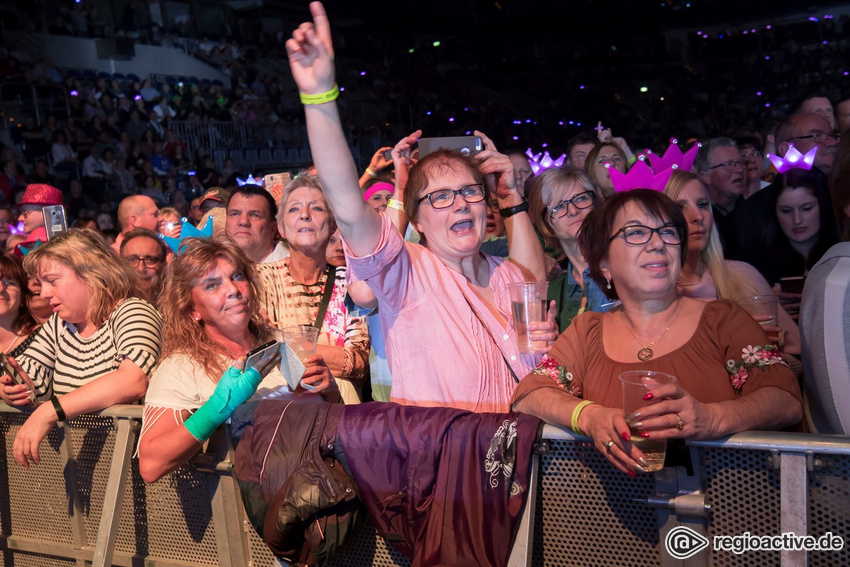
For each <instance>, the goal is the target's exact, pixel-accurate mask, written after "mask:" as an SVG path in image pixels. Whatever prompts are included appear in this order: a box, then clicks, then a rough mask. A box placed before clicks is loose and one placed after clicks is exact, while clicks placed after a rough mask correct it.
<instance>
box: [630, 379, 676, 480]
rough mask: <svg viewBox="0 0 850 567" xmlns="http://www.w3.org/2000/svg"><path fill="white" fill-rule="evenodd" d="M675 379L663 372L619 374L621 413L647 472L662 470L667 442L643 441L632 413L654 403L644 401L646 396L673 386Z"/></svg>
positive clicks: (663, 440)
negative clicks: (621, 390) (640, 453)
mask: <svg viewBox="0 0 850 567" xmlns="http://www.w3.org/2000/svg"><path fill="white" fill-rule="evenodd" d="M676 382H677V380H676V377H675V376H673V375H672V374H665V373H663V372H653V371H651V370H631V371H629V372H623V373H622V374H620V384H621V385H622V387H623V412H624V413H625V415H626V423H627V424H628V425H629V433H630V434H631V442H632V443H634V445H635V447H637V448H638V449H640V450H641V452H642V453H643V454H644V456H646V461H647V465H646V466H645V467H644V468H645V469H646V471H647V472H655V471H660V470H661V469H662V468H664V458H665V457H666V456H667V441H666V440H665V439H662V440H658V439H645V438H643V437H641V436H640V433H641V432H640V431H639V430H637V429H635V428H634V427H633V424H634V423H635V421H636V420H635V418H634V413H635V412H636V411H638V410H640V409H642V408H644V407H646V406H647V405H650V404H652V403H654V402H653V401H651V400H650V401H647V400H646V399H645V396H646V394H648V393H649V392H651V391H652V390H654V389H655V388H657V387H658V386H662V385H664V384H675V383H676Z"/></svg>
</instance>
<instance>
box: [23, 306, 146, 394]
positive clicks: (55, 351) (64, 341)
mask: <svg viewBox="0 0 850 567" xmlns="http://www.w3.org/2000/svg"><path fill="white" fill-rule="evenodd" d="M161 344H162V317H160V315H159V312H157V310H156V309H155V308H154V307H153V305H151V304H150V303H148V302H147V301H144V300H142V299H137V298H130V299H126V300H125V301H123V302H121V304H120V305H119V306H118V307H116V308H115V309H114V310H113V311H112V313H111V314H110V315H109V318H108V319H107V320H106V321H105V322H104V323H103V325H101V326H100V328H98V329H97V331H95V333H94V334H93V335H92V336H90V337H86V338H83V337H81V336H80V335H79V334H78V333H77V329H76V327H75V326H74V325H72V324H71V323H66V322H65V321H63V320H62V319H60V318H59V315H57V314H56V313H54V314H53V315H51V316H50V318H49V319H48V320H47V322H45V323H44V325H42V326H41V327H40V328H39V329H38V330H37V331H36V332H35V333H34V339H33V341H32V342H31V343H30V344H29V346H28V347H27V349H26V350H25V351H24V354H22V355H20V356H19V357H17V359H16V360H17V361H18V362H19V363H20V365H21V367H23V369H24V371H25V372H26V373H27V374H28V375H29V376H30V378H31V379H32V381H33V384H34V385H35V391H36V395H37V396H39V397H45V396H47V395H49V393H50V392H51V388H52V391H53V393H55V394H67V393H68V392H71V391H73V390H75V389H77V388H79V387H80V386H83V385H84V384H87V383H89V382H91V381H92V380H94V379H96V378H100V377H101V376H103V375H105V374H108V373H110V372H113V371H115V370H117V369H118V366H119V365H120V364H121V362H123V361H124V360H125V359H129V360H131V361H132V362H133V363H135V364H136V366H138V367H139V368H141V369H142V371H144V373H145V374H147V375H150V373H151V371H152V370H153V367H154V366H155V365H156V363H157V360H158V359H159V353H160V345H161Z"/></svg>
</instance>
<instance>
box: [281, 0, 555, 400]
mask: <svg viewBox="0 0 850 567" xmlns="http://www.w3.org/2000/svg"><path fill="white" fill-rule="evenodd" d="M310 11H311V13H312V15H313V23H309V22H308V23H304V24H301V26H300V27H299V28H298V29H297V30H295V31H294V32H293V34H292V38H291V39H289V40H288V41H287V42H286V49H287V53H288V54H289V62H290V66H291V68H292V74H293V77H294V78H295V81H296V83H297V85H298V89H299V91H300V93H301V101H302V102H303V103H304V111H305V115H306V120H307V131H308V134H309V138H310V147H311V150H312V154H313V158H314V160H315V163H316V168H317V170H318V172H319V178H320V179H321V181H322V186H323V187H324V190H325V194H326V196H327V199H328V201H329V203H330V205H331V208H332V209H333V210H334V211H335V213H336V219H337V222H338V224H339V228H340V232H341V233H342V236H343V238H344V240H345V243H346V256H347V257H348V260H349V269H350V270H351V271H352V273H353V274H354V276H355V277H357V278H358V279H361V280H366V281H367V282H368V284H369V286H370V287H371V288H372V289H373V290H374V292H375V295H376V296H377V299H378V306H379V308H380V311H379V313H380V317H381V326H382V328H383V329H384V331H385V337H384V338H385V341H386V346H387V355H388V359H389V362H390V368H391V370H392V375H393V387H392V400H393V401H397V402H400V403H407V404H417V405H431V406H436V405H447V406H452V407H457V408H463V409H470V410H474V411H506V410H507V409H508V403H509V400H510V397H511V393H512V392H513V389H514V387H515V386H516V382H517V380H518V378H517V377H519V376H524V375H525V374H526V373H527V372H528V371H529V370H530V369H531V368H532V367H533V366H534V364H535V363H536V361H537V360H539V355H521V354H520V353H519V351H518V349H517V345H516V341H515V340H514V339H513V336H512V335H513V324H512V321H511V316H510V299H509V297H508V293H507V284H508V283H512V282H520V281H525V280H544V279H545V277H546V274H545V259H544V256H543V250H542V249H541V248H540V244H539V242H538V240H537V238H536V236H535V234H534V229H533V227H532V224H531V220H530V218H529V216H528V213H527V206H528V205H527V204H526V203H525V202H523V201H522V197H521V196H520V195H519V193H518V192H517V189H516V180H515V177H514V172H513V166H512V165H511V162H510V160H509V159H508V158H507V156H505V155H503V154H500V153H498V152H497V151H496V150H495V148H494V146H493V143H492V142H491V141H490V140H489V139H488V138H487V137H486V136H484V135H482V134H481V133H480V132H476V135H479V136H481V137H482V138H483V139H484V142H485V148H486V149H485V150H484V151H483V152H481V153H480V154H478V156H476V158H475V160H474V161H473V160H470V159H467V158H464V157H463V156H461V155H460V154H459V153H455V152H448V151H438V152H435V153H433V154H430V155H428V156H426V157H424V158H423V159H421V160H420V161H419V162H418V163H417V164H416V165H415V166H414V167H413V168H411V170H410V177H409V180H408V183H407V186H406V187H405V188H404V204H403V206H404V210H405V213H406V215H407V216H408V218H409V219H410V221H411V222H412V223H413V226H414V228H416V230H417V231H418V232H419V233H420V234H423V235H424V236H425V240H426V242H427V244H426V246H424V247H423V246H419V245H415V244H409V243H405V242H404V240H403V239H402V237H401V235H400V234H399V231H398V230H397V229H396V227H395V226H393V224H392V223H391V222H390V221H389V220H388V219H387V217H386V215H383V214H381V213H379V212H377V211H375V210H374V209H373V208H372V207H370V206H369V204H368V203H366V202H365V201H363V197H362V193H361V191H360V188H359V185H358V175H357V170H356V168H355V165H354V160H353V159H352V157H351V154H350V152H349V150H348V145H347V143H346V140H345V136H344V134H343V129H342V126H341V123H340V118H339V112H338V109H337V104H336V102H335V100H336V98H337V97H338V96H339V87H338V86H337V85H336V83H335V79H334V77H335V71H334V62H333V45H332V43H331V30H330V25H329V23H328V18H327V15H326V14H325V10H324V7H323V6H322V4H321V3H320V2H313V3H312V4H310ZM487 174H494V175H495V176H496V177H497V184H496V186H497V189H496V195H497V197H498V198H499V206H500V208H501V209H502V216H504V217H506V223H505V224H506V229H507V232H508V241H509V244H510V252H511V254H510V259H509V260H504V259H501V258H494V257H489V256H485V255H482V254H481V253H480V247H481V243H482V242H483V240H484V234H485V231H486V209H487V194H488V190H487V185H486V183H485V179H484V176H485V175H487ZM550 316H551V317H554V310H552V311H551V314H550ZM535 329H536V330H537V331H538V332H539V336H537V337H536V339H537V340H540V341H545V342H550V343H551V342H552V341H553V340H554V338H555V326H554V322H553V321H547V322H543V323H539V324H537V326H536V327H535Z"/></svg>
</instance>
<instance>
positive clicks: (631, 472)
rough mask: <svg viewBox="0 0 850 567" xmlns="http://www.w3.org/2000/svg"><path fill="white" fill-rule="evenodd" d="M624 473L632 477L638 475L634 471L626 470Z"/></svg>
mask: <svg viewBox="0 0 850 567" xmlns="http://www.w3.org/2000/svg"><path fill="white" fill-rule="evenodd" d="M626 474H628V475H629V476H630V477H632V478H637V477H638V475H637V473H636V472H635V471H628V472H627V473H626Z"/></svg>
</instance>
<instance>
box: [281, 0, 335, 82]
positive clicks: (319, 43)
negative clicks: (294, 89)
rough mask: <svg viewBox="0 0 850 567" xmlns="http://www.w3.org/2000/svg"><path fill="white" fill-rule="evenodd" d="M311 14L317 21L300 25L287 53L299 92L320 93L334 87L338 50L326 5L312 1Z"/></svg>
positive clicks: (294, 33)
mask: <svg viewBox="0 0 850 567" xmlns="http://www.w3.org/2000/svg"><path fill="white" fill-rule="evenodd" d="M310 14H311V15H312V17H313V21H312V22H304V23H303V24H301V25H300V26H298V29H296V30H295V31H293V32H292V38H290V39H288V40H287V41H286V53H287V55H288V56H289V67H290V69H292V77H293V78H294V79H295V83H296V84H297V85H298V90H299V91H300V92H302V93H304V94H320V93H324V92H327V91H329V90H331V89H332V88H333V86H334V82H335V72H334V49H333V42H332V41H331V25H330V22H329V21H328V16H327V14H326V13H325V8H324V6H322V3H321V2H311V3H310Z"/></svg>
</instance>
